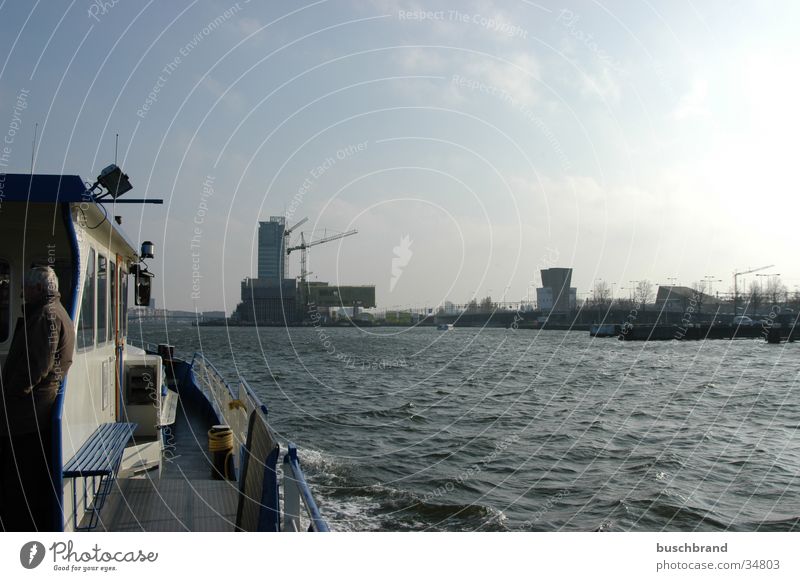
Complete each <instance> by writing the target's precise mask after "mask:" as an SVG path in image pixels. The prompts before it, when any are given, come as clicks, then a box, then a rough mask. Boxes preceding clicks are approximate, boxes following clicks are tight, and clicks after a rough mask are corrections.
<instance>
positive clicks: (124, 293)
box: [119, 269, 128, 337]
mask: <svg viewBox="0 0 800 581" xmlns="http://www.w3.org/2000/svg"><path fill="white" fill-rule="evenodd" d="M119 294H120V297H122V301H121V302H122V310H121V311H120V313H119V324H120V327H121V328H122V329H121V332H120V334H121V335H122V336H123V337H127V336H128V273H127V272H125V271H124V270H122V269H120V271H119Z"/></svg>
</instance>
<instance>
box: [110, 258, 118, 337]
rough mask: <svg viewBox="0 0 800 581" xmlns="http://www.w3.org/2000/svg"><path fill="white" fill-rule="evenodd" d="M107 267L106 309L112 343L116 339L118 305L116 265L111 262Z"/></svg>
mask: <svg viewBox="0 0 800 581" xmlns="http://www.w3.org/2000/svg"><path fill="white" fill-rule="evenodd" d="M108 266H109V268H108V283H109V289H110V291H111V294H110V295H109V301H108V302H109V305H110V306H109V309H108V338H109V339H110V340H112V341H113V340H114V339H115V338H116V330H117V305H118V304H119V297H118V296H117V265H116V264H115V263H114V261H113V260H111V262H110V263H109V265H108Z"/></svg>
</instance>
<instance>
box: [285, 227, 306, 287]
mask: <svg viewBox="0 0 800 581" xmlns="http://www.w3.org/2000/svg"><path fill="white" fill-rule="evenodd" d="M307 221H308V218H307V217H306V218H303V219H301V220H300V221H298V222H297V223H296V224H295V225H294V226H292V227H291V228H286V229H285V230H284V231H283V248H287V247H288V246H289V234H291V233H292V231H293V230H295V229H296V228H297V227H298V226H302V225H303V224H305V223H306V222H307ZM286 254H287V255H288V254H289V253H288V252H287V253H286ZM283 278H289V264H288V263H287V261H284V263H283Z"/></svg>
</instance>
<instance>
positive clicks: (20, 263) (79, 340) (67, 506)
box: [0, 165, 329, 532]
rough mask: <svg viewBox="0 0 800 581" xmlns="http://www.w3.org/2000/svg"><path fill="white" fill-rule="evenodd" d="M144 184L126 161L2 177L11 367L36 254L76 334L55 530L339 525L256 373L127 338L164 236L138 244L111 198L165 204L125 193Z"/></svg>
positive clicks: (58, 406)
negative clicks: (321, 502)
mask: <svg viewBox="0 0 800 581" xmlns="http://www.w3.org/2000/svg"><path fill="white" fill-rule="evenodd" d="M131 188H132V186H131V184H130V182H129V181H128V178H127V176H126V175H125V174H124V173H122V171H121V170H120V168H118V167H117V166H116V165H111V166H109V167H107V168H106V169H104V170H103V172H102V173H101V174H100V176H98V179H97V181H96V182H95V183H94V184H93V185H89V184H88V183H87V182H84V180H82V179H81V178H80V177H79V176H77V175H44V174H33V175H31V174H0V364H4V363H5V358H6V356H7V354H8V349H9V346H10V344H11V339H12V337H11V335H12V331H13V324H12V323H13V321H14V320H15V319H16V314H17V313H20V312H21V304H20V301H21V298H20V297H19V296H18V294H19V293H17V292H16V290H17V289H19V288H21V286H22V280H23V276H24V274H25V271H26V269H27V268H29V267H30V265H31V264H48V265H50V266H52V267H53V269H54V270H55V272H56V274H57V275H58V278H59V290H60V294H61V301H62V303H63V305H64V307H65V309H66V311H67V313H68V314H69V316H70V318H71V319H72V321H73V323H74V325H75V331H76V343H75V351H74V358H73V363H72V366H71V368H70V369H69V371H68V373H67V375H66V376H65V377H64V379H63V382H62V384H61V389H60V390H59V393H58V395H57V398H56V401H55V404H54V406H53V412H52V419H51V433H52V441H51V442H50V443H49V445H50V447H51V452H52V462H51V466H50V468H51V477H52V482H53V483H54V486H55V494H54V495H53V500H52V506H51V507H50V516H51V530H53V531H91V530H100V531H300V530H308V531H319V532H325V531H328V530H329V529H328V525H327V523H326V522H325V520H324V519H323V518H322V516H321V514H320V511H319V509H318V507H317V504H316V501H315V499H314V496H313V494H312V492H311V490H310V488H309V486H308V484H307V482H306V478H305V475H304V474H303V471H302V468H301V466H300V461H299V457H298V452H297V448H296V447H295V446H294V445H293V444H291V443H285V444H281V443H280V442H279V441H278V439H277V438H276V436H275V434H274V432H273V431H272V429H271V428H270V425H269V422H268V408H267V406H266V405H265V404H264V403H262V401H261V400H260V399H259V398H258V396H257V395H256V393H255V392H254V390H253V389H252V388H251V386H250V385H248V383H247V382H246V381H245V380H244V379H242V378H238V379H237V380H236V382H234V383H232V382H228V381H226V380H225V379H224V378H223V377H222V375H221V374H220V373H219V372H218V371H217V369H216V368H215V367H214V365H213V364H212V363H211V362H210V361H208V360H207V359H206V358H205V357H204V355H203V354H202V353H194V354H193V355H191V356H187V357H183V358H181V357H178V356H176V355H175V353H174V349H173V348H172V347H170V346H167V345H160V346H156V345H142V346H141V347H137V346H134V345H132V344H130V343H129V342H128V340H127V332H128V324H127V311H128V295H129V286H130V287H132V288H131V290H132V294H133V296H134V302H135V304H137V305H147V304H149V298H150V288H151V281H152V277H153V275H152V274H151V273H150V272H149V271H148V269H147V265H146V263H145V260H146V259H148V258H152V257H153V245H152V244H151V243H149V242H144V243H143V244H141V245H140V246H137V245H134V244H133V243H132V242H131V241H130V240H129V239H128V237H127V236H126V235H125V233H124V232H123V231H122V229H121V227H120V222H121V220H117V219H116V218H115V217H112V216H109V209H108V208H107V207H106V204H107V203H108V202H112V201H115V202H116V203H122V202H126V203H144V202H151V201H152V200H128V199H123V200H121V199H119V197H120V196H122V195H123V194H124V193H125V192H127V191H128V190H130V189H131ZM12 289H13V291H12ZM281 456H282V458H281Z"/></svg>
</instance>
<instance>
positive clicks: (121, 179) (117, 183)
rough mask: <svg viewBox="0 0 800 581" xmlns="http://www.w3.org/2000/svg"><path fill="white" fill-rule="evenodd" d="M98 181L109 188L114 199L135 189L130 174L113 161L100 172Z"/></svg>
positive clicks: (109, 193)
mask: <svg viewBox="0 0 800 581" xmlns="http://www.w3.org/2000/svg"><path fill="white" fill-rule="evenodd" d="M97 183H99V184H100V185H101V186H103V187H104V188H105V189H106V190H108V195H110V196H111V197H112V198H114V199H116V198H118V197H119V196H121V195H122V194H124V193H125V192H129V191H130V190H132V189H133V186H132V185H131V182H130V181H129V180H128V176H127V175H126V174H124V173H122V170H121V169H120V168H119V167H118V166H116V165H115V164H113V163H112V164H111V165H109V166H108V167H106V168H105V169H103V171H101V172H100V175H99V176H97Z"/></svg>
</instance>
